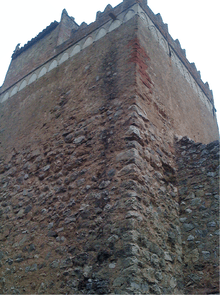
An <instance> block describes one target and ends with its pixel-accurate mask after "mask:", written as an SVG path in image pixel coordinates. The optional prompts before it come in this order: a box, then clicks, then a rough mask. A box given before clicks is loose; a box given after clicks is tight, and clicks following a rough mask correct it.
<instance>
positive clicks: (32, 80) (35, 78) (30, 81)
mask: <svg viewBox="0 0 220 295" xmlns="http://www.w3.org/2000/svg"><path fill="white" fill-rule="evenodd" d="M36 80H37V75H36V74H35V73H34V74H33V75H32V76H31V77H30V80H29V82H28V85H29V84H31V83H33V82H34V81H36Z"/></svg>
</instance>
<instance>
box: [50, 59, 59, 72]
mask: <svg viewBox="0 0 220 295" xmlns="http://www.w3.org/2000/svg"><path fill="white" fill-rule="evenodd" d="M57 65H58V64H57V61H56V59H54V60H53V61H52V63H51V64H50V66H49V69H48V72H50V71H51V70H53V69H54V68H56V67H57Z"/></svg>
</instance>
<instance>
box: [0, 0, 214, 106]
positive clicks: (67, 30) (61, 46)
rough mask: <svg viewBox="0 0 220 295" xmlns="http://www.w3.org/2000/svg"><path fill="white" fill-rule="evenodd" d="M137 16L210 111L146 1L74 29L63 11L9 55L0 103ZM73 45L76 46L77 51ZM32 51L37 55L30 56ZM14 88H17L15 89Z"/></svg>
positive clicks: (126, 0)
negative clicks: (162, 42) (160, 41)
mask: <svg viewBox="0 0 220 295" xmlns="http://www.w3.org/2000/svg"><path fill="white" fill-rule="evenodd" d="M141 14H145V15H146V17H147V18H149V19H150V21H151V22H152V23H153V25H154V26H155V28H156V30H158V32H159V33H160V34H161V35H162V37H163V39H164V40H166V41H165V42H167V45H168V47H169V49H170V50H171V51H172V52H174V53H175V55H176V56H177V57H178V59H179V60H180V62H181V63H182V65H183V66H184V68H185V69H186V71H187V72H188V74H190V75H191V77H192V78H193V79H194V81H195V82H196V83H197V85H198V86H199V89H200V90H201V91H202V92H203V94H204V95H205V96H206V97H207V98H208V100H209V101H210V102H211V104H212V105H213V107H214V101H213V94H212V91H211V90H210V88H209V84H208V83H205V84H204V83H203V81H202V80H201V76H200V72H199V71H197V69H196V66H195V64H194V63H190V62H189V61H188V60H187V58H186V54H185V50H184V49H182V48H181V45H180V42H179V41H178V40H175V41H174V40H173V38H172V37H171V35H170V34H169V32H168V26H167V24H164V23H163V20H162V17H161V15H160V14H157V15H155V14H154V13H153V12H152V10H151V9H150V8H149V6H148V5H147V0H123V2H122V3H120V4H119V5H117V6H116V7H114V8H112V6H111V5H107V6H106V8H105V10H104V11H103V12H100V11H98V12H97V15H96V20H95V22H93V23H91V24H89V25H87V24H86V23H82V24H81V25H80V26H79V25H77V24H76V23H75V21H74V18H72V17H69V16H68V14H67V12H66V10H63V12H62V16H61V21H60V22H59V23H58V22H56V21H55V22H53V23H51V24H50V25H49V26H48V27H47V28H46V29H45V30H43V31H42V32H41V33H39V35H38V36H37V37H35V38H34V39H32V40H31V41H29V42H28V43H27V44H26V45H24V46H23V47H22V48H20V49H18V50H17V51H16V52H14V53H13V55H12V62H11V64H10V67H9V70H8V72H7V75H6V78H5V81H4V84H3V85H2V87H1V90H0V101H1V102H4V101H5V100H6V99H8V98H9V97H11V96H12V95H14V94H15V93H17V91H18V90H19V89H20V87H21V84H22V81H23V80H24V79H25V80H26V82H24V83H23V86H24V85H28V84H29V82H28V81H27V78H28V79H31V76H33V74H36V77H38V75H39V74H40V72H41V70H40V68H41V69H42V68H45V69H44V70H43V71H42V72H41V74H40V77H41V75H42V73H46V72H47V71H48V70H49V67H50V65H49V63H50V64H51V63H53V66H54V67H55V66H57V65H59V63H60V60H62V61H65V60H66V59H68V58H69V57H71V56H72V55H71V53H69V50H70V47H75V52H76V53H78V52H79V51H81V50H83V49H84V48H86V47H87V46H89V45H91V44H92V43H94V42H95V41H97V40H98V39H100V38H101V37H103V36H105V35H106V34H107V33H108V32H111V31H112V30H114V29H116V28H117V27H119V26H120V25H121V24H122V23H123V22H126V21H127V20H129V19H130V18H132V17H133V16H134V15H139V16H141ZM46 38H47V40H46ZM49 39H51V40H52V41H51V40H49ZM82 40H84V43H83V44H81V43H82V42H81V41H82ZM40 42H41V44H40ZM79 43H80V45H79ZM37 44H40V46H37ZM49 44H50V45H49ZM77 45H79V46H78V47H77ZM76 48H77V49H76ZM39 50H40V52H41V56H40V58H38V56H39ZM36 51H38V53H36V54H33V53H35V52H36ZM67 51H68V52H67ZM169 54H170V52H169ZM61 55H62V56H63V57H62V56H61ZM33 56H34V57H33ZM21 60H24V61H25V62H26V64H25V62H24V63H23V62H21ZM21 64H22V66H21ZM45 66H46V67H45ZM22 67H23V68H22ZM32 79H33V78H32ZM34 80H35V79H34ZM23 86H22V87H21V89H22V88H23ZM13 87H14V88H13ZM15 87H17V88H16V89H15Z"/></svg>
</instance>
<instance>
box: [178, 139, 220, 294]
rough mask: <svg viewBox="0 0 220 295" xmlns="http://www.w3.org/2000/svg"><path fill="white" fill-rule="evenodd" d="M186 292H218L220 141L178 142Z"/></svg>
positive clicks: (187, 140)
mask: <svg viewBox="0 0 220 295" xmlns="http://www.w3.org/2000/svg"><path fill="white" fill-rule="evenodd" d="M176 147H177V155H176V157H177V163H178V183H179V195H180V199H179V202H180V222H181V232H182V241H183V276H184V285H185V290H186V293H189V294H218V292H219V141H214V142H211V143H210V144H208V145H205V144H202V143H195V142H193V141H192V140H190V139H189V138H187V137H184V138H182V139H181V140H180V141H178V142H177V146H176Z"/></svg>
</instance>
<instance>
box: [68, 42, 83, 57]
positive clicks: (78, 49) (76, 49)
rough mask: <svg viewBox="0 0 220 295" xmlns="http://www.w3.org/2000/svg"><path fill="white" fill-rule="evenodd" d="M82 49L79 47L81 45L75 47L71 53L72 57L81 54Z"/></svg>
mask: <svg viewBox="0 0 220 295" xmlns="http://www.w3.org/2000/svg"><path fill="white" fill-rule="evenodd" d="M80 50H81V47H80V46H79V44H77V45H76V46H74V48H73V50H72V52H71V53H70V56H71V57H72V56H74V55H75V54H77V53H78V52H80Z"/></svg>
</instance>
